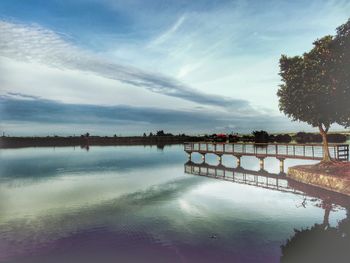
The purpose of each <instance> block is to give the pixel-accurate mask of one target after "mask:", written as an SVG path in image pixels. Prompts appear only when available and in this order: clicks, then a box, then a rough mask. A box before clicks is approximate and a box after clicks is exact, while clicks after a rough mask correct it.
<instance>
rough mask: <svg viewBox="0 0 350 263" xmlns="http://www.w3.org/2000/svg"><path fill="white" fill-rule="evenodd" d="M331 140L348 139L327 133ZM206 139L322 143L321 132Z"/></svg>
mask: <svg viewBox="0 0 350 263" xmlns="http://www.w3.org/2000/svg"><path fill="white" fill-rule="evenodd" d="M327 138H328V141H329V142H332V143H341V142H345V141H346V139H347V138H346V135H343V134H327ZM204 139H205V140H207V141H215V142H227V141H228V142H255V143H274V142H276V143H290V142H292V141H293V140H294V141H295V142H297V143H321V142H322V136H321V135H320V134H314V133H306V132H298V133H296V134H295V135H294V136H291V135H289V134H277V135H273V134H268V132H267V131H263V130H261V131H253V132H252V133H251V135H242V136H239V135H238V134H229V135H227V134H215V133H214V134H211V135H205V136H204Z"/></svg>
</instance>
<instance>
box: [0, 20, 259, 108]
mask: <svg viewBox="0 0 350 263" xmlns="http://www.w3.org/2000/svg"><path fill="white" fill-rule="evenodd" d="M181 21H183V19H182V20H180V21H179V22H178V23H176V24H175V26H174V27H173V30H176V28H177V27H179V26H180V24H181V23H182V22H181ZM0 37H1V42H0V56H4V57H9V58H13V59H17V60H20V61H28V62H31V61H34V62H39V63H42V64H46V65H49V66H52V67H58V68H62V69H65V68H67V69H76V70H81V71H88V72H93V73H94V74H97V75H100V76H102V77H106V78H110V79H114V80H118V81H120V82H123V83H127V84H130V85H133V86H138V87H143V88H146V89H148V90H150V91H152V92H155V93H161V94H165V95H167V96H173V97H178V98H181V99H184V100H188V101H192V102H196V103H200V104H207V105H215V106H219V107H227V108H236V109H237V111H240V110H242V113H244V112H248V111H253V110H252V109H251V108H250V106H249V103H248V102H247V101H244V100H238V99H237V100H236V99H232V98H228V97H223V96H217V95H208V94H205V93H203V92H200V91H198V90H195V89H193V88H191V87H188V86H187V85H185V84H183V83H181V82H180V81H178V80H176V79H174V78H171V77H168V76H165V75H162V74H160V73H151V72H147V71H144V70H140V69H138V68H135V67H132V66H126V65H121V64H118V63H115V62H114V61H111V60H107V59H105V58H102V57H99V56H97V55H95V54H93V53H91V52H88V51H85V50H82V49H80V48H78V47H77V46H75V45H73V44H72V43H71V42H69V41H67V40H66V39H65V37H64V36H62V35H60V34H58V33H55V32H53V31H51V30H48V29H45V28H43V27H41V26H38V25H30V26H28V25H23V24H15V23H10V22H6V21H1V22H0Z"/></svg>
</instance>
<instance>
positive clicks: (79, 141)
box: [0, 130, 350, 149]
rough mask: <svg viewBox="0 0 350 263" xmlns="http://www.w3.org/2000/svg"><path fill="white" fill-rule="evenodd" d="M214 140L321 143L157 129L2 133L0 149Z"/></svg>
mask: <svg viewBox="0 0 350 263" xmlns="http://www.w3.org/2000/svg"><path fill="white" fill-rule="evenodd" d="M349 137H350V135H349V134H348V133H333V134H329V135H328V138H329V141H330V142H334V143H344V142H346V140H347V139H348V138H349ZM190 141H191V142H199V141H213V142H217V143H224V142H230V143H235V142H247V143H320V142H322V138H320V135H319V134H315V133H305V132H298V133H288V134H268V133H267V132H266V131H253V132H252V133H251V134H250V135H247V134H245V135H239V134H237V133H236V134H211V135H197V136H191V135H186V134H179V135H173V134H171V133H164V131H162V130H161V131H157V132H156V133H154V134H153V133H150V134H149V135H146V134H143V136H117V135H114V136H92V135H90V134H89V133H86V134H83V135H80V136H56V135H55V136H46V137H37V136H31V137H30V136H26V137H15V136H2V137H0V149H1V148H2V149H6V148H22V147H65V146H81V147H86V146H118V145H120V146H127V145H157V146H159V147H162V146H165V145H172V144H183V143H185V142H190Z"/></svg>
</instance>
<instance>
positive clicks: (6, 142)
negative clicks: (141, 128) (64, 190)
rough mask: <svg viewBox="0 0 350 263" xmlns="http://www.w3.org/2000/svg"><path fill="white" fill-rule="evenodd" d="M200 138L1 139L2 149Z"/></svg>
mask: <svg viewBox="0 0 350 263" xmlns="http://www.w3.org/2000/svg"><path fill="white" fill-rule="evenodd" d="M200 140H203V137H198V136H145V137H144V136H127V137H107V136H105V137H100V136H91V137H85V136H84V137H81V136H79V137H77V136H76V137H73V136H72V137H58V136H54V137H0V149H8V148H25V147H64V146H82V147H86V146H113V145H116V146H117V145H120V146H123V145H158V146H164V145H172V144H183V143H184V142H186V141H200Z"/></svg>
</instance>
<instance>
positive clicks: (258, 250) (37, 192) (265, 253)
mask: <svg viewBox="0 0 350 263" xmlns="http://www.w3.org/2000/svg"><path fill="white" fill-rule="evenodd" d="M193 161H195V162H200V158H199V156H196V155H193ZM186 162H187V156H186V154H185V153H184V152H183V148H182V146H170V147H165V148H164V149H159V148H157V147H143V146H127V147H91V148H90V150H89V151H86V150H85V149H80V148H73V147H64V148H24V149H8V150H1V152H0V167H1V168H0V262H33V263H34V262H35V263H40V262H48V263H50V262H279V260H280V258H281V256H282V250H281V246H282V245H284V244H286V241H287V239H289V238H291V237H293V235H294V234H295V232H294V229H299V230H301V229H306V228H310V227H312V226H314V225H315V224H320V225H322V224H323V223H324V221H325V207H324V205H323V204H324V200H322V199H321V198H319V197H315V196H313V195H309V194H307V193H306V194H294V193H285V192H280V191H276V190H270V189H265V188H262V187H257V186H250V185H245V184H238V183H233V182H228V181H223V180H218V179H213V178H207V177H204V176H197V175H193V174H187V173H185V172H184V164H185V163H186ZM207 162H208V163H210V164H213V165H216V164H217V160H216V159H215V156H210V155H209V156H208V158H207ZM301 163H310V161H300V160H299V161H293V160H286V167H288V166H289V165H293V164H301ZM223 164H224V165H226V166H228V167H234V165H235V160H234V159H233V157H227V156H225V157H224V159H223ZM242 166H243V167H244V168H247V169H250V170H259V163H258V160H257V159H256V158H254V157H244V158H242ZM265 169H266V170H268V171H269V172H271V173H278V172H279V163H278V161H277V160H276V159H274V158H267V159H266V162H265ZM329 202H330V203H331V209H330V213H329V217H327V221H328V222H329V227H337V226H338V224H339V222H341V221H342V220H344V219H345V218H346V217H347V212H346V211H347V210H346V209H345V208H344V207H343V206H342V205H339V204H336V203H334V202H332V201H329Z"/></svg>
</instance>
